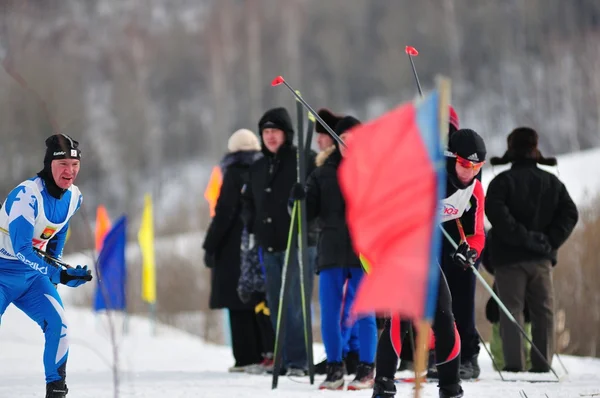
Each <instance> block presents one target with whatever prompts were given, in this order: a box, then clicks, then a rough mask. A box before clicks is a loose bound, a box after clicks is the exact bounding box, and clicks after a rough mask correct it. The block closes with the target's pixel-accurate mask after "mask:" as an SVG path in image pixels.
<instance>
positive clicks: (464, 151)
mask: <svg viewBox="0 0 600 398" xmlns="http://www.w3.org/2000/svg"><path fill="white" fill-rule="evenodd" d="M448 151H449V152H452V153H455V154H457V155H458V156H460V157H461V158H463V159H467V160H470V161H472V162H475V163H479V162H483V161H485V157H486V155H487V150H486V148H485V142H484V141H483V138H481V136H480V135H479V134H477V132H475V131H474V130H471V129H460V130H457V131H455V132H454V133H453V134H452V135H451V136H450V140H449V142H448Z"/></svg>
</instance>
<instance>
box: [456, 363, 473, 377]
mask: <svg viewBox="0 0 600 398" xmlns="http://www.w3.org/2000/svg"><path fill="white" fill-rule="evenodd" d="M458 374H459V375H460V379H461V380H470V379H472V378H473V367H472V366H471V361H468V360H465V361H464V362H462V361H461V363H460V367H459V368H458Z"/></svg>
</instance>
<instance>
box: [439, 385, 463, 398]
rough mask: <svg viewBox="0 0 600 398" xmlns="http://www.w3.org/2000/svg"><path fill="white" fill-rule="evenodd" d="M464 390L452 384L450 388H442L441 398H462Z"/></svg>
mask: <svg viewBox="0 0 600 398" xmlns="http://www.w3.org/2000/svg"><path fill="white" fill-rule="evenodd" d="M462 396H463V389H462V387H461V386H460V384H450V385H448V386H444V387H441V386H440V398H461V397H462Z"/></svg>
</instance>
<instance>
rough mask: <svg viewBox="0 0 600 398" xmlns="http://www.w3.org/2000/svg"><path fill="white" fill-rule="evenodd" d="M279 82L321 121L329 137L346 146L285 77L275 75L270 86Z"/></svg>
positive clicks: (277, 84)
mask: <svg viewBox="0 0 600 398" xmlns="http://www.w3.org/2000/svg"><path fill="white" fill-rule="evenodd" d="M281 84H284V85H285V86H286V87H287V88H288V89H289V90H290V91H291V92H292V94H294V97H296V99H297V100H298V101H300V103H301V104H302V105H304V107H305V108H306V109H307V110H308V111H309V112H310V113H312V115H313V116H314V117H315V119H317V120H318V121H319V123H321V124H322V125H323V127H325V130H327V132H328V133H329V134H330V135H331V137H333V138H334V139H335V140H336V141H337V142H338V143H339V144H340V145H343V146H344V148H345V147H346V144H344V141H342V139H341V138H340V136H339V135H337V134H336V133H335V131H333V129H332V128H331V127H329V125H328V124H327V123H325V122H324V121H323V119H321V116H319V115H318V113H317V112H315V110H314V109H313V108H312V107H311V106H310V105H308V103H307V102H306V101H304V99H302V97H301V96H299V95H298V93H297V92H296V90H294V88H293V87H292V86H290V85H289V84H288V82H286V81H285V79H284V78H283V77H282V76H277V77H276V78H275V79H273V81H272V82H271V86H273V87H275V86H279V85H281Z"/></svg>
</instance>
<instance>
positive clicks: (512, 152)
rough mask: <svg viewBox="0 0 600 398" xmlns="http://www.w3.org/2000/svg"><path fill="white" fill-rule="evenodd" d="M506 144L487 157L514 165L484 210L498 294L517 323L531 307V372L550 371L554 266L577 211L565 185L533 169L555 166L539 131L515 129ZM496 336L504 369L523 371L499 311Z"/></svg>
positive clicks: (518, 343) (497, 181)
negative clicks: (500, 152) (541, 146)
mask: <svg viewBox="0 0 600 398" xmlns="http://www.w3.org/2000/svg"><path fill="white" fill-rule="evenodd" d="M507 143H508V150H507V151H506V153H505V154H504V155H503V156H502V157H501V158H497V157H495V158H492V159H491V164H492V165H499V164H507V163H512V167H511V168H510V169H509V170H507V171H505V172H503V173H500V174H499V175H498V176H496V177H495V178H494V179H493V180H492V181H491V182H490V185H489V187H488V190H487V198H486V203H485V213H486V215H487V218H488V220H489V221H490V223H491V224H492V228H493V231H494V239H493V240H492V242H491V252H490V262H491V265H492V267H493V268H494V270H495V277H496V279H495V281H496V286H497V288H498V291H499V296H500V298H501V299H502V301H503V303H504V304H505V306H506V307H507V308H508V310H509V311H510V312H511V313H512V314H514V315H515V318H516V319H517V321H518V322H519V324H520V325H521V327H523V309H524V305H525V300H527V304H528V305H529V311H530V316H531V325H532V338H533V343H534V344H535V345H536V346H537V348H538V349H539V350H540V351H541V353H542V355H543V357H540V356H539V355H537V353H535V350H533V351H532V352H531V366H532V367H531V369H530V371H533V372H548V371H549V370H550V369H549V365H548V364H549V363H551V362H552V357H553V355H554V291H553V286H552V267H553V266H554V265H556V260H557V257H556V255H557V250H558V248H560V247H561V246H562V245H563V243H565V241H566V240H567V238H568V237H569V235H570V234H571V232H572V231H573V229H574V228H575V224H576V223H577V221H578V217H579V215H578V211H577V207H576V206H575V203H574V202H573V200H572V199H571V197H570V196H569V193H568V192H567V189H566V188H565V186H564V184H563V183H562V182H561V181H560V180H559V179H558V178H557V177H556V176H554V175H553V174H551V173H548V172H546V171H544V170H541V169H539V168H538V167H537V164H545V165H556V159H554V158H545V157H543V156H542V154H541V153H540V151H539V150H538V134H537V132H536V131H535V130H534V129H532V128H529V127H519V128H516V129H515V130H513V131H512V132H511V133H510V135H509V136H508V139H507ZM500 334H501V336H502V350H503V353H504V361H505V364H506V367H505V370H507V371H517V372H518V371H523V370H525V369H524V368H525V356H524V355H523V338H522V336H521V334H520V332H519V329H518V328H517V327H516V325H514V324H513V323H512V322H511V321H510V320H509V319H508V317H506V315H504V314H503V313H501V314H500Z"/></svg>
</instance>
